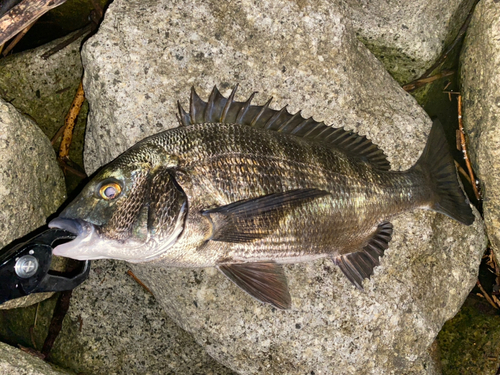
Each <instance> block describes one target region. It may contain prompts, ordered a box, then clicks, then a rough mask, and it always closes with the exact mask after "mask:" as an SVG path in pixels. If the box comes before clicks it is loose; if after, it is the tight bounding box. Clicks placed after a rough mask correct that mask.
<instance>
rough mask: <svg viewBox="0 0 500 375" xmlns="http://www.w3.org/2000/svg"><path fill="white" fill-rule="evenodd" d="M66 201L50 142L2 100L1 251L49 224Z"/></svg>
mask: <svg viewBox="0 0 500 375" xmlns="http://www.w3.org/2000/svg"><path fill="white" fill-rule="evenodd" d="M65 198H66V188H65V186H64V178H63V175H62V172H61V170H60V169H59V166H58V165H57V161H56V158H55V154H54V151H53V149H52V146H51V145H50V142H49V140H48V139H47V137H46V136H45V135H44V134H43V132H42V131H41V130H40V128H38V126H37V125H36V124H35V123H34V122H33V121H32V120H30V119H28V118H27V117H26V116H23V115H22V114H21V113H19V111H17V110H16V109H15V108H14V106H12V105H11V104H9V103H6V102H5V101H3V100H1V99H0V248H1V247H4V246H5V245H7V244H8V243H10V242H11V241H13V240H14V239H16V238H19V237H22V236H24V235H25V234H27V233H29V232H31V231H32V230H34V229H36V228H38V227H39V226H41V225H43V224H45V220H46V219H47V217H48V216H50V215H51V214H52V213H54V212H55V211H56V210H57V209H58V208H59V206H60V205H61V204H62V203H63V202H64V199H65Z"/></svg>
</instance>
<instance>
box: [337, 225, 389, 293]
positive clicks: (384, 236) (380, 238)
mask: <svg viewBox="0 0 500 375" xmlns="http://www.w3.org/2000/svg"><path fill="white" fill-rule="evenodd" d="M391 238H392V224H391V223H389V222H387V221H386V222H383V223H381V224H379V226H378V227H377V229H376V230H375V233H374V234H373V236H372V237H371V238H370V240H369V241H368V244H367V245H366V246H365V247H364V248H363V250H361V251H356V252H353V253H349V254H345V255H340V256H337V257H335V258H333V261H334V263H335V264H336V265H337V266H339V267H340V269H341V270H342V272H343V273H344V275H345V276H346V277H347V278H348V279H349V281H350V282H351V283H353V284H354V286H355V287H356V288H358V289H361V290H363V280H364V279H367V278H370V276H371V275H372V274H373V269H374V268H375V267H376V266H378V265H379V264H380V261H379V258H380V257H382V256H384V251H385V250H386V249H387V248H388V247H389V241H390V240H391Z"/></svg>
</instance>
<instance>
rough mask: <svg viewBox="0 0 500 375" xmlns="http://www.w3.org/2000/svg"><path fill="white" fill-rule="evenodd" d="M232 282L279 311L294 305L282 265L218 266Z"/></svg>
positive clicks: (272, 263)
mask: <svg viewBox="0 0 500 375" xmlns="http://www.w3.org/2000/svg"><path fill="white" fill-rule="evenodd" d="M218 268H219V270H220V271H221V272H222V273H223V274H224V275H226V276H227V277H228V278H229V279H230V280H231V281H232V282H234V283H235V284H236V285H238V286H239V287H240V288H241V289H243V290H244V291H245V292H247V293H248V294H250V295H251V296H252V297H254V298H256V299H258V300H259V301H261V302H264V303H270V304H271V305H273V306H275V307H277V308H278V309H289V308H290V306H291V303H292V299H291V297H290V293H289V291H288V283H287V281H286V276H285V273H284V271H283V267H281V265H279V264H277V263H274V262H260V263H241V264H230V265H221V266H218Z"/></svg>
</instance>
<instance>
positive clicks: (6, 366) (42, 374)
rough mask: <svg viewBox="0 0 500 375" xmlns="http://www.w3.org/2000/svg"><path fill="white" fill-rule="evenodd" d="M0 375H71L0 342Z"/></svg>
mask: <svg viewBox="0 0 500 375" xmlns="http://www.w3.org/2000/svg"><path fill="white" fill-rule="evenodd" d="M0 373H1V374H2V375H71V374H74V373H73V372H68V371H64V370H61V369H56V368H54V367H53V366H51V365H49V364H48V363H46V362H44V361H43V360H42V359H40V358H38V357H36V356H34V355H31V354H28V353H24V352H22V351H21V350H19V349H16V348H14V347H12V346H10V345H7V344H4V343H2V342H0Z"/></svg>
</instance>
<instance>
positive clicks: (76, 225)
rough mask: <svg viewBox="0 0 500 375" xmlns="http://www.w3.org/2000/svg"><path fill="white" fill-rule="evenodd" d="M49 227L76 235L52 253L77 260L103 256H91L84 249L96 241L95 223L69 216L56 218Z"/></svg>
mask: <svg viewBox="0 0 500 375" xmlns="http://www.w3.org/2000/svg"><path fill="white" fill-rule="evenodd" d="M49 228H58V229H63V230H66V231H68V232H71V233H73V234H74V235H76V238H75V239H73V240H72V241H69V242H65V243H63V244H60V245H57V246H56V247H55V248H54V249H53V250H52V254H54V255H57V256H62V257H66V258H72V259H76V260H90V259H100V258H101V257H95V256H90V255H89V254H87V252H86V251H85V250H84V249H86V248H89V245H90V246H91V245H92V243H93V242H94V241H95V238H96V233H95V227H94V225H93V224H91V223H89V222H87V221H84V220H80V219H68V218H61V217H58V218H55V219H53V220H52V221H50V223H49Z"/></svg>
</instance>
